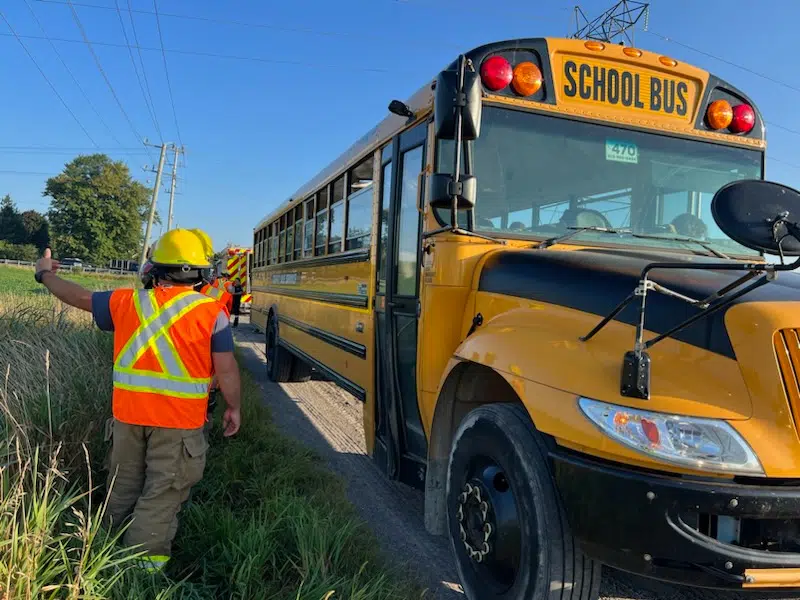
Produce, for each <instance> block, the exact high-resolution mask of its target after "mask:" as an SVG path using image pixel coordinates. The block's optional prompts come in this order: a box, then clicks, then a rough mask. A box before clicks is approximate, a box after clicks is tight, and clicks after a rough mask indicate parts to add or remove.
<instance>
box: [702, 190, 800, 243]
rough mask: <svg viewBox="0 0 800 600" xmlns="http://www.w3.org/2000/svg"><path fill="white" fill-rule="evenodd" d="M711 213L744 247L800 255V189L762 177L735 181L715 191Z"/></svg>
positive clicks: (720, 225)
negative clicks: (762, 178)
mask: <svg viewBox="0 0 800 600" xmlns="http://www.w3.org/2000/svg"><path fill="white" fill-rule="evenodd" d="M711 215H712V216H713V217H714V221H715V222H716V223H717V225H718V226H719V228H720V229H721V230H722V231H723V233H725V234H726V235H727V236H728V237H729V238H731V239H732V240H733V241H735V242H739V243H740V244H741V245H742V246H746V247H747V248H751V249H753V250H758V251H760V252H766V253H767V254H777V255H781V254H782V255H783V256H800V191H797V190H795V189H792V188H790V187H787V186H785V185H781V184H779V183H775V182H772V181H764V180H760V179H743V180H740V181H734V182H731V183H728V184H727V185H724V186H722V187H721V188H720V189H719V190H717V193H716V194H714V197H713V198H712V200H711Z"/></svg>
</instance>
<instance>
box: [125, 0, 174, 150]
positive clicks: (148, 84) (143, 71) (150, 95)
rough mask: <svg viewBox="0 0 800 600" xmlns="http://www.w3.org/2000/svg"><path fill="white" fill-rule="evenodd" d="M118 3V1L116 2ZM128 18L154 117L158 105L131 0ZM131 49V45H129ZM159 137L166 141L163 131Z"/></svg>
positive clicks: (159, 130) (159, 131)
mask: <svg viewBox="0 0 800 600" xmlns="http://www.w3.org/2000/svg"><path fill="white" fill-rule="evenodd" d="M115 2H116V0H115ZM128 17H129V18H130V20H131V31H133V41H134V42H136V51H137V53H138V54H139V64H140V65H141V67H142V79H144V87H145V89H146V90H147V97H148V98H150V106H152V107H153V115H155V114H156V103H155V102H153V94H152V93H151V92H150V83H149V82H148V81H147V69H145V67H144V58H143V57H142V49H141V48H140V47H139V35H138V34H137V33H136V19H134V18H133V7H132V6H131V0H128ZM128 48H129V49H130V45H128ZM158 136H159V139H161V141H162V142H163V141H164V138H163V136H162V135H161V129H160V128H159V129H158Z"/></svg>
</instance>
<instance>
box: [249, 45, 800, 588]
mask: <svg viewBox="0 0 800 600" xmlns="http://www.w3.org/2000/svg"><path fill="white" fill-rule="evenodd" d="M387 100H388V99H387ZM765 148H766V142H765V127H764V121H763V120H762V117H761V115H760V113H759V111H758V109H757V108H756V107H755V106H754V105H753V103H752V102H751V101H750V100H749V98H748V97H747V96H746V95H745V94H744V93H743V92H742V91H741V90H739V89H737V88H736V87H734V86H733V85H731V84H729V83H727V82H725V81H723V80H721V79H719V78H717V77H715V76H713V75H711V74H710V73H708V72H707V71H704V70H702V69H700V68H697V67H694V66H691V65H687V64H684V63H681V62H679V61H676V60H674V59H672V58H671V57H668V56H661V55H658V54H654V53H651V52H647V51H643V50H639V49H637V48H631V47H624V46H621V45H616V44H607V43H602V42H598V41H582V40H572V39H570V40H567V39H550V38H546V39H542V38H537V39H517V40H511V41H505V42H497V43H492V44H488V45H485V46H482V47H479V48H476V49H474V50H471V51H469V52H466V53H464V54H462V55H460V56H458V57H457V59H456V60H455V61H454V62H453V63H452V64H450V65H449V66H447V67H446V68H445V69H444V70H443V71H442V72H440V73H439V74H438V75H436V77H434V78H433V79H432V80H430V81H428V82H426V83H425V85H424V86H423V87H422V88H421V89H420V90H419V91H418V92H417V93H416V94H415V95H413V96H412V97H411V98H410V99H409V100H408V101H406V102H403V101H398V100H393V101H392V102H391V103H390V105H389V113H388V116H387V117H386V118H385V119H383V120H382V121H381V122H380V123H379V124H378V125H377V126H376V127H375V128H374V129H372V130H371V131H370V132H368V133H367V134H366V135H364V136H363V137H362V138H360V139H359V140H358V141H356V142H355V144H353V145H352V146H351V147H350V148H349V149H348V150H347V151H346V152H345V153H344V154H342V155H341V156H340V157H339V158H338V159H336V160H335V161H334V162H333V163H332V164H331V165H330V166H328V167H327V168H326V169H324V170H323V171H321V172H320V173H319V174H318V175H317V176H316V177H314V178H313V179H312V180H311V181H309V182H308V183H307V184H306V185H304V186H303V187H301V188H300V189H299V190H298V191H297V192H296V193H295V194H294V195H292V197H291V198H290V199H289V200H288V201H286V202H285V203H283V204H282V205H281V206H280V207H279V208H278V209H277V210H275V211H274V212H273V213H271V214H269V215H268V216H267V217H266V218H264V219H263V220H261V221H260V222H259V223H258V225H257V226H256V227H255V229H254V241H253V244H254V245H253V247H254V258H253V269H252V278H253V281H252V292H253V307H252V322H253V323H254V324H255V325H256V326H257V328H258V329H259V330H260V331H262V332H263V333H264V336H265V339H264V343H265V345H266V353H267V356H268V367H267V368H268V371H269V375H270V377H271V378H272V379H273V380H275V381H279V382H285V381H302V380H305V379H307V378H308V377H309V376H310V374H311V372H312V370H316V371H318V372H319V373H320V374H322V375H323V376H325V377H328V378H330V379H331V380H333V381H334V382H336V383H338V384H339V385H340V386H341V387H342V388H344V389H345V390H347V391H349V392H350V393H351V394H353V395H354V396H355V397H356V398H358V399H359V400H361V401H362V402H363V406H364V430H365V435H366V442H367V447H368V450H369V452H370V453H371V455H372V456H373V457H374V459H375V462H376V463H377V465H378V466H379V467H380V468H381V469H382V470H383V471H385V472H386V474H387V475H388V476H389V477H391V478H394V479H399V480H401V481H403V482H405V483H407V484H409V485H414V486H418V487H420V488H422V489H424V491H425V519H426V527H427V528H428V530H429V531H430V532H432V533H434V534H440V535H446V536H449V537H450V539H451V540H452V548H453V553H454V556H455V560H456V563H457V566H458V570H459V574H460V578H461V583H462V585H463V588H464V590H465V593H466V595H467V597H468V598H470V599H473V600H483V599H485V598H513V599H520V600H521V599H526V600H528V599H537V600H538V599H542V598H551V597H558V598H572V599H573V600H577V599H591V598H596V597H597V595H598V586H599V581H600V572H601V565H604V564H605V565H610V566H613V567H616V568H619V569H622V570H626V571H629V572H633V573H637V574H641V575H645V576H649V577H652V578H656V579H661V580H665V581H672V582H678V583H682V584H687V585H693V586H701V587H710V588H722V589H732V590H742V589H744V590H750V589H754V590H756V591H758V592H763V591H765V590H774V589H778V588H782V589H786V588H798V587H800V553H798V552H800V438H799V437H798V430H799V428H800V387H798V381H800V345H799V344H798V331H800V295H799V293H800V286H798V284H797V282H796V281H795V279H794V277H795V275H794V274H787V275H782V276H781V277H780V278H778V279H776V276H777V274H778V272H779V271H781V270H785V269H788V268H789V267H788V266H785V265H781V264H777V263H776V264H773V263H770V262H768V261H766V260H765V253H766V252H770V251H773V250H784V251H785V252H784V254H785V256H795V255H797V254H798V253H800V243H798V244H795V242H793V241H791V239H793V238H791V235H789V234H787V236H788V238H791V239H789V241H788V242H787V241H785V240H783V237H786V236H783V234H781V236H783V237H781V239H780V240H778V237H775V236H778V234H779V233H780V232H781V231H783V232H786V231H789V233H791V232H792V231H795V229H792V227H794V225H792V224H791V223H789V221H788V220H787V219H790V217H789V216H787V215H789V212H790V211H788V210H787V211H783V210H777V209H778V208H780V207H781V206H783V204H781V203H782V202H783V200H780V198H790V197H791V198H795V196H792V194H791V193H790V191H787V190H786V189H783V188H780V194H783V196H781V195H780V194H777V195H775V197H774V198H772V197H771V196H770V197H769V198H767V196H769V194H770V193H772V192H769V190H771V189H773V188H769V189H768V190H766V191H764V190H765V189H766V188H764V187H763V186H761V187H759V186H760V184H764V183H765V182H763V181H760V180H763V176H764V153H765ZM456 165H460V167H459V168H457V167H456ZM731 186H732V187H731ZM742 186H744V187H742ZM748 186H750V187H748ZM767 192H769V193H767ZM765 194H766V195H765ZM753 198H758V199H759V202H756V203H755V204H754V203H753ZM776 198H777V199H776ZM773 200H774V201H773ZM787 202H788V200H787ZM792 206H793V207H794V205H792ZM759 211H762V212H763V211H766V213H764V214H766V215H767V216H766V217H764V218H761V217H758V218H756V216H758V215H761V212H759ZM770 211H772V212H770ZM776 211H777V212H776ZM773 213H775V214H774V218H771V217H769V215H771V214H773ZM754 215H756V216H754ZM762 216H763V215H762ZM748 219H751V220H750V221H748ZM786 223H789V224H788V225H787V224H786ZM737 228H738V229H737ZM765 228H766V229H765ZM754 232H755V233H754ZM769 232H771V233H769ZM756 233H757V234H758V235H761V236H762V237H763V236H767V235H769V236H772V237H770V238H769V240H768V241H765V242H763V243H755V242H753V239H754V238H753V236H754V235H756ZM779 237H780V236H779ZM773 238H774V239H773ZM758 239H761V238H758ZM764 239H766V238H764ZM776 240H777V241H776ZM781 244H784V245H783V246H781ZM645 300H646V302H645Z"/></svg>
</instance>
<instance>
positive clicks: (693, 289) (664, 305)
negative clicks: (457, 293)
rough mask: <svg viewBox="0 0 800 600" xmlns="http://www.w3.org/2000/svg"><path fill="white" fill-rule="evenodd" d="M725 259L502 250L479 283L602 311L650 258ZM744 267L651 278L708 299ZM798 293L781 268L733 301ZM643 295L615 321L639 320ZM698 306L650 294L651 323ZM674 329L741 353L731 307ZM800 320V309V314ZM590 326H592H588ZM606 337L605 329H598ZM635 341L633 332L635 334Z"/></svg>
mask: <svg viewBox="0 0 800 600" xmlns="http://www.w3.org/2000/svg"><path fill="white" fill-rule="evenodd" d="M681 260H686V261H687V262H689V261H691V262H706V263H710V262H719V261H720V259H716V258H708V257H700V256H687V255H679V254H665V253H659V252H646V251H645V252H636V251H623V250H602V249H592V250H575V251H570V252H559V251H554V250H522V251H511V250H501V251H498V252H495V253H493V254H492V255H491V256H489V258H487V260H486V263H485V264H484V267H483V270H482V271H481V275H480V281H479V284H478V289H479V290H480V291H484V292H493V293H497V294H504V295H507V296H515V297H518V298H526V299H528V300H535V301H537V302H545V303H548V304H555V305H558V306H563V307H566V308H572V309H575V310H580V311H582V312H586V313H591V314H595V315H597V316H598V317H601V318H602V317H604V316H606V315H607V314H608V313H610V312H611V311H612V310H613V309H614V307H616V306H617V305H618V304H619V303H620V302H622V300H624V299H625V297H626V296H627V295H628V294H630V293H631V292H632V291H633V289H634V288H635V287H636V285H637V283H638V281H639V276H640V275H641V271H642V269H643V268H644V267H645V266H646V265H647V264H649V263H651V262H678V261H681ZM743 274H744V272H743V271H705V270H702V271H701V270H686V271H682V270H677V269H671V270H664V271H654V272H652V273H651V275H650V279H652V280H653V281H655V282H657V283H660V284H661V285H664V286H666V287H668V288H670V289H672V290H674V291H676V292H679V293H681V294H684V295H686V296H689V297H692V298H697V299H702V298H705V297H708V296H710V295H711V294H713V293H714V292H716V291H717V290H719V289H720V288H722V287H724V286H725V285H727V284H728V283H730V282H731V281H733V280H735V279H736V278H738V277H741V276H742V275H743ZM797 300H800V277H798V276H797V275H796V274H794V273H782V274H780V275H779V276H778V279H777V280H776V281H774V282H772V283H769V284H767V285H765V286H762V287H760V288H758V289H757V290H756V291H754V292H752V293H750V294H746V295H745V296H744V297H743V298H741V299H739V300H737V301H736V302H734V304H737V303H741V302H756V301H797ZM638 310H639V305H638V302H633V303H632V304H631V305H629V306H627V307H626V308H625V310H623V311H622V312H621V313H620V314H619V315H617V317H616V320H617V321H619V322H622V323H627V324H628V325H633V326H635V325H636V323H637V322H638V317H639V315H638ZM699 310H700V309H698V308H696V307H694V306H692V305H690V304H687V303H685V302H682V301H680V300H677V299H676V298H671V297H669V296H664V295H663V294H659V293H652V294H648V295H647V313H646V321H645V328H646V329H647V330H649V331H653V332H655V333H664V332H666V331H668V330H669V329H671V328H672V327H674V326H675V325H677V324H678V323H680V322H681V321H683V320H684V319H687V318H688V317H690V316H692V315H694V314H696V313H697V312H698V311H699ZM726 310H727V309H723V310H720V311H718V312H716V313H714V314H712V315H711V316H709V317H708V318H706V319H701V320H699V321H698V322H696V323H694V324H692V325H690V326H689V327H686V328H685V329H683V330H681V331H679V332H678V333H676V334H674V335H673V336H672V337H673V338H674V339H677V340H680V341H682V342H685V343H687V344H691V345H692V346H696V347H698V348H702V349H704V350H709V351H710V352H714V353H716V354H721V355H723V356H727V357H729V358H733V359H735V358H736V356H735V354H734V352H733V347H732V346H731V342H730V338H729V337H728V333H727V331H726V330H725V322H724V318H725V312H726ZM798 321H800V315H798ZM587 333H588V331H587ZM600 335H601V336H602V333H601V334H600ZM631 347H633V339H631Z"/></svg>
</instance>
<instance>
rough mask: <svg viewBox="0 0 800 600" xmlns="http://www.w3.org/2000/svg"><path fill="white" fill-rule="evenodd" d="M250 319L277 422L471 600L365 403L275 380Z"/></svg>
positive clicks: (251, 350) (416, 560)
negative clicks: (381, 445) (379, 441)
mask: <svg viewBox="0 0 800 600" xmlns="http://www.w3.org/2000/svg"><path fill="white" fill-rule="evenodd" d="M243 321H244V322H242V323H241V324H240V329H238V331H237V332H236V339H237V343H238V345H239V346H240V348H241V349H242V351H243V357H244V361H243V365H242V366H243V367H245V368H247V369H248V370H249V371H251V372H252V373H253V375H254V376H255V378H256V380H257V381H258V383H259V385H261V387H262V388H263V390H264V396H265V402H266V404H267V405H268V406H269V407H270V409H271V411H272V415H273V418H274V420H275V422H276V423H277V424H278V426H279V427H281V429H282V430H283V431H284V432H285V433H286V434H288V435H290V436H292V437H294V438H296V439H298V440H299V441H300V442H302V443H303V444H306V445H307V446H309V447H311V448H313V449H314V450H315V451H316V452H317V453H319V454H320V455H321V456H322V457H323V459H324V460H325V461H326V462H327V464H328V465H329V467H330V468H331V469H332V470H333V471H334V472H336V473H337V474H339V475H340V476H341V477H343V478H344V479H345V481H347V482H348V487H347V493H348V497H349V498H350V500H351V502H352V503H353V504H354V505H355V507H356V509H357V511H358V512H359V514H360V515H361V517H362V518H363V519H364V520H365V521H366V522H367V523H369V525H370V526H371V527H372V529H373V531H374V532H375V534H376V537H377V538H378V540H379V541H380V543H381V545H382V549H383V551H384V553H385V554H386V556H387V557H389V558H390V560H392V561H394V562H395V564H396V565H397V566H398V567H400V568H404V569H408V570H409V571H410V572H411V573H413V574H414V575H415V576H416V577H417V578H419V579H421V580H422V582H423V583H424V584H425V585H427V586H428V587H429V588H430V590H431V591H433V592H434V594H435V597H436V598H446V599H451V598H452V599H460V600H464V598H465V596H464V594H463V592H462V591H461V587H460V586H459V585H458V583H457V581H458V576H457V574H456V570H455V566H454V564H453V560H452V557H451V555H450V548H449V545H448V542H447V540H446V539H445V538H440V537H436V536H431V535H429V534H428V533H427V532H426V531H425V527H424V523H423V495H422V492H420V491H417V490H414V489H412V488H409V487H407V486H405V485H403V484H400V483H396V482H392V481H388V480H387V479H386V478H385V477H384V476H383V475H382V474H381V472H380V471H378V469H377V468H376V467H375V465H374V463H373V462H372V460H371V459H370V458H369V457H368V456H367V454H366V451H365V447H364V435H363V425H362V421H361V413H362V404H361V403H360V402H359V401H357V400H355V399H354V398H353V397H352V396H350V395H349V394H347V393H346V392H344V391H343V390H341V389H340V388H338V387H337V386H335V385H334V384H332V383H329V382H326V381H315V380H312V381H310V382H308V383H289V384H280V385H278V384H275V383H273V382H271V381H269V380H268V379H267V376H266V368H265V364H266V361H265V357H264V345H263V336H262V335H261V334H258V333H256V332H255V331H254V330H253V329H252V328H251V327H250V325H249V324H248V323H247V320H246V318H245V319H244V320H243ZM607 571H608V570H607ZM601 596H602V598H603V599H604V600H732V599H733V598H740V597H742V596H740V595H738V594H720V593H715V592H709V591H701V590H692V589H683V588H677V587H673V586H667V585H662V584H659V583H656V582H649V581H643V580H639V579H637V578H633V577H629V576H627V575H625V574H621V573H616V572H612V571H608V572H606V573H604V576H603V585H602V590H601ZM758 597H759V598H760V597H761V596H758ZM747 598H750V599H753V598H755V596H747ZM795 600H800V599H795Z"/></svg>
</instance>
